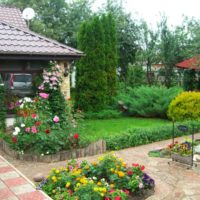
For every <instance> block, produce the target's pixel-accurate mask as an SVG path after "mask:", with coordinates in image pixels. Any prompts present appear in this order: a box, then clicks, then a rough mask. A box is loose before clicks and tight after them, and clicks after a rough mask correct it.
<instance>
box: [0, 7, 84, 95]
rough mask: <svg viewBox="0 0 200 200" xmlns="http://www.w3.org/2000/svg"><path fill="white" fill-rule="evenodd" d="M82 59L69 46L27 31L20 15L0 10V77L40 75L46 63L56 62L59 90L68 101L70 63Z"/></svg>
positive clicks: (16, 11)
mask: <svg viewBox="0 0 200 200" xmlns="http://www.w3.org/2000/svg"><path fill="white" fill-rule="evenodd" d="M81 56H83V53H82V52H81V51H78V50H76V49H74V48H71V47H69V46H66V45H63V44H61V43H59V42H57V41H55V40H52V39H49V38H47V37H44V36H41V35H39V34H37V33H35V32H32V31H31V30H29V28H28V27H27V25H26V22H25V20H24V19H23V18H22V14H21V11H20V10H19V9H18V8H13V7H1V6H0V74H1V75H2V76H4V75H5V74H6V73H29V74H32V75H33V76H34V75H36V74H37V73H41V72H42V71H43V68H44V67H45V66H46V64H47V63H48V62H49V61H57V62H58V64H59V65H60V66H61V68H62V72H63V73H62V74H63V76H62V78H63V82H62V86H61V90H62V92H63V94H64V96H65V98H69V97H70V77H69V69H70V63H71V62H72V61H73V60H76V59H79V58H80V57H81Z"/></svg>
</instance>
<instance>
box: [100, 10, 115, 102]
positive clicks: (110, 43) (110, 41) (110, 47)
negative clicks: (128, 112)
mask: <svg viewBox="0 0 200 200" xmlns="http://www.w3.org/2000/svg"><path fill="white" fill-rule="evenodd" d="M101 21H102V25H103V29H104V35H105V48H104V54H105V71H106V74H107V84H108V87H107V102H108V103H109V104H110V103H112V100H113V97H114V96H115V95H116V85H117V36H116V27H115V21H114V19H113V17H112V15H111V13H109V14H108V15H103V16H102V20H101Z"/></svg>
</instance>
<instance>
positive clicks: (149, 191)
mask: <svg viewBox="0 0 200 200" xmlns="http://www.w3.org/2000/svg"><path fill="white" fill-rule="evenodd" d="M154 192H155V190H154V188H152V189H145V190H143V191H141V193H140V194H138V195H135V196H133V197H129V199H128V200H144V199H147V198H148V197H150V196H152V195H153V194H154Z"/></svg>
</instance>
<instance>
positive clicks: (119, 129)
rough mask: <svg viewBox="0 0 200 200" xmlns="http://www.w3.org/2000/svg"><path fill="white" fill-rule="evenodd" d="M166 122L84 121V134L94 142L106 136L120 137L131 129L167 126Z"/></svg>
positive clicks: (143, 119)
mask: <svg viewBox="0 0 200 200" xmlns="http://www.w3.org/2000/svg"><path fill="white" fill-rule="evenodd" d="M169 123H170V122H169V121H168V120H163V119H146V118H133V117H123V118H117V119H101V120H98V119H96V120H85V121H84V134H85V136H86V137H87V138H88V139H89V140H91V141H96V140H98V139H101V138H103V137H106V136H108V135H116V136H117V135H120V133H123V132H126V131H127V130H129V129H133V128H152V127H158V126H162V125H166V124H169Z"/></svg>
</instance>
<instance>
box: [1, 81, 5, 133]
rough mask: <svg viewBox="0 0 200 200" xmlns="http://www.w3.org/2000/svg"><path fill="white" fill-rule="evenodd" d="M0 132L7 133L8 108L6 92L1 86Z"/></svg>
mask: <svg viewBox="0 0 200 200" xmlns="http://www.w3.org/2000/svg"><path fill="white" fill-rule="evenodd" d="M0 97H1V98H0V108H1V109H0V131H5V128H6V108H5V90H4V86H3V85H0Z"/></svg>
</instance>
